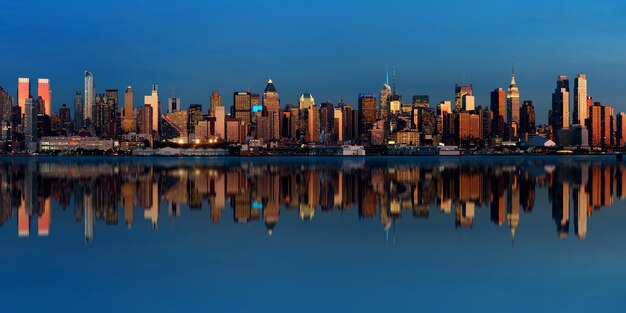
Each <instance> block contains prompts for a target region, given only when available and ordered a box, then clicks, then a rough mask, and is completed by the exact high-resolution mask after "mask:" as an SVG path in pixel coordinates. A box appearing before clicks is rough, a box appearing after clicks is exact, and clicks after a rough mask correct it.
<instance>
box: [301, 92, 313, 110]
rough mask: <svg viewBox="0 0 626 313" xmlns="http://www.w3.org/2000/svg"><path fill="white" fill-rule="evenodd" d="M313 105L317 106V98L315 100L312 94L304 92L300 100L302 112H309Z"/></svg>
mask: <svg viewBox="0 0 626 313" xmlns="http://www.w3.org/2000/svg"><path fill="white" fill-rule="evenodd" d="M312 105H315V98H313V96H312V95H311V94H310V93H308V92H304V93H303V94H302V95H301V96H300V100H298V107H299V108H300V111H304V110H307V109H308V108H309V107H311V106H312Z"/></svg>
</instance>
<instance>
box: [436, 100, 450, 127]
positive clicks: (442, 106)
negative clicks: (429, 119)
mask: <svg viewBox="0 0 626 313" xmlns="http://www.w3.org/2000/svg"><path fill="white" fill-rule="evenodd" d="M451 113H452V102H451V101H449V100H446V101H441V102H440V103H439V104H437V134H439V135H442V134H443V124H444V123H443V120H444V114H451Z"/></svg>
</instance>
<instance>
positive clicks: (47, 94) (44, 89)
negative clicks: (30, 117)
mask: <svg viewBox="0 0 626 313" xmlns="http://www.w3.org/2000/svg"><path fill="white" fill-rule="evenodd" d="M37 96H38V97H41V98H42V99H43V101H44V110H43V112H44V114H46V115H48V116H52V91H51V90H50V80H49V79H47V78H39V79H38V80H37Z"/></svg>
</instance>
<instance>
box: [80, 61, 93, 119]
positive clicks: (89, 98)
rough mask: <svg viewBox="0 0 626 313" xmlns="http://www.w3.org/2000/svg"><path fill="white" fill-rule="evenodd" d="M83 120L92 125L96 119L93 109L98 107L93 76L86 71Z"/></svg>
mask: <svg viewBox="0 0 626 313" xmlns="http://www.w3.org/2000/svg"><path fill="white" fill-rule="evenodd" d="M83 103H84V107H83V119H84V120H89V123H91V122H92V121H93V119H94V116H93V109H94V107H95V106H96V87H95V85H94V82H93V74H91V73H90V72H87V71H85V93H84V101H83Z"/></svg>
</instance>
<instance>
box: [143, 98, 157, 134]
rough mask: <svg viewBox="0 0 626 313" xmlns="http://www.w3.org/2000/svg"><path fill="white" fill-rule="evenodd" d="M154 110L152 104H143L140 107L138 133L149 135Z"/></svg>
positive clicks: (152, 128)
mask: <svg viewBox="0 0 626 313" xmlns="http://www.w3.org/2000/svg"><path fill="white" fill-rule="evenodd" d="M153 114H154V111H153V110H152V105H150V104H147V103H146V104H145V105H144V106H143V107H141V108H140V111H139V133H140V134H146V135H149V134H151V133H152V131H153V130H154V127H153V125H152V123H153V121H154V118H153V117H152V115H153Z"/></svg>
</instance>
